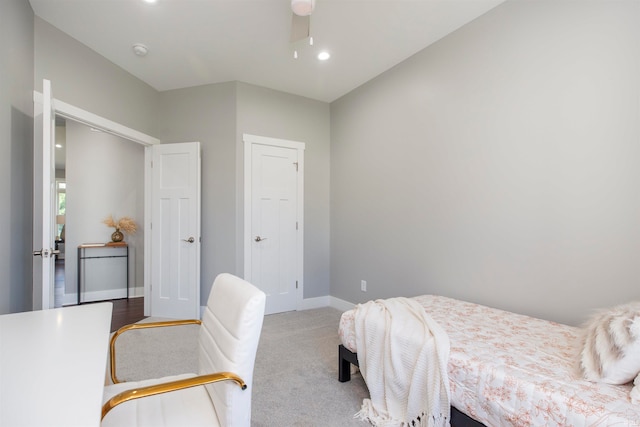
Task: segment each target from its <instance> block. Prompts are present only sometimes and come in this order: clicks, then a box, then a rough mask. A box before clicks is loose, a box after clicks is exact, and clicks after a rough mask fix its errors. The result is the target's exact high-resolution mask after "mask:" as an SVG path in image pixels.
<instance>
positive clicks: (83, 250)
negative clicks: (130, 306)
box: [77, 242, 129, 305]
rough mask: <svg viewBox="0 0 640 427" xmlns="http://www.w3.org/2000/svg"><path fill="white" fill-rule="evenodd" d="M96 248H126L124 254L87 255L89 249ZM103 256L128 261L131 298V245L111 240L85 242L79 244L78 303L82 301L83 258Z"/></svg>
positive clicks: (127, 269) (127, 273)
mask: <svg viewBox="0 0 640 427" xmlns="http://www.w3.org/2000/svg"><path fill="white" fill-rule="evenodd" d="M95 248H102V249H104V248H113V249H120V248H124V249H125V253H124V254H114V255H95V256H91V255H87V253H86V251H87V249H95ZM102 258H125V262H126V275H127V276H126V277H127V278H126V283H127V299H128V298H129V245H127V243H125V242H109V243H83V244H82V245H78V277H77V282H78V305H80V304H81V303H82V302H81V298H80V297H81V284H82V264H83V262H82V261H83V260H87V259H102Z"/></svg>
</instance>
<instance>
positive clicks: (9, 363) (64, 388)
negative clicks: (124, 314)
mask: <svg viewBox="0 0 640 427" xmlns="http://www.w3.org/2000/svg"><path fill="white" fill-rule="evenodd" d="M111 310H112V304H111V303H99V304H87V305H83V306H79V307H65V308H58V309H53V310H43V311H33V312H27V313H16V314H7V315H3V316H0V426H11V427H17V426H38V427H44V426H66V427H72V426H83V427H84V426H99V425H100V411H101V407H102V392H103V388H104V380H105V372H106V366H107V353H108V347H109V331H110V327H111Z"/></svg>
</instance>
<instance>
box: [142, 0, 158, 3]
mask: <svg viewBox="0 0 640 427" xmlns="http://www.w3.org/2000/svg"><path fill="white" fill-rule="evenodd" d="M157 1H158V0H144V2H145V3H155V2H157Z"/></svg>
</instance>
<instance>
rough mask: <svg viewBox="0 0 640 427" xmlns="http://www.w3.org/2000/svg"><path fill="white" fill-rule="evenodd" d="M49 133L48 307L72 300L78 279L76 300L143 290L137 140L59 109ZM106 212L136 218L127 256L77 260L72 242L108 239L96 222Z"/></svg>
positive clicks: (108, 234) (116, 296) (105, 228)
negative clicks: (51, 286) (52, 137)
mask: <svg viewBox="0 0 640 427" xmlns="http://www.w3.org/2000/svg"><path fill="white" fill-rule="evenodd" d="M55 134H56V141H55V152H54V156H55V177H56V191H55V198H56V201H55V209H54V215H55V218H54V224H55V226H54V233H55V244H56V249H57V250H58V251H59V252H60V253H59V254H58V256H57V259H56V262H55V291H54V299H55V301H54V305H55V307H61V306H63V305H69V304H75V303H77V301H78V290H79V287H78V283H79V280H80V281H81V282H82V289H81V296H82V302H91V301H98V300H113V299H119V298H124V297H126V296H127V295H129V296H131V297H142V296H143V295H144V282H145V278H144V270H145V269H144V241H145V240H144V239H145V236H144V231H145V230H144V227H142V224H143V223H144V210H145V203H144V200H145V197H144V187H145V183H144V156H145V154H144V147H143V146H142V145H141V144H138V143H136V142H133V141H130V140H128V139H125V138H122V137H119V136H116V135H113V134H110V133H107V132H103V131H100V130H99V129H96V128H93V127H90V126H88V125H85V124H82V123H79V122H76V121H74V120H71V119H65V118H64V117H61V116H56V132H55ZM108 216H113V217H114V218H116V219H118V218H121V217H123V216H127V217H129V218H131V219H133V220H134V222H135V223H136V224H138V225H139V227H137V230H136V232H135V233H131V234H125V238H124V240H125V242H126V244H127V257H126V258H118V257H112V256H110V255H111V254H109V256H106V257H100V258H98V257H93V256H92V257H91V258H89V259H86V260H85V259H82V260H80V257H79V252H78V249H77V248H78V247H80V246H82V245H87V244H100V243H107V242H109V241H110V240H111V234H112V233H113V231H114V230H113V229H111V228H110V227H108V226H107V225H105V224H104V222H103V221H104V220H105V219H106V218H107V217H108ZM92 251H93V250H92ZM94 252H95V251H94ZM79 264H82V266H83V267H84V268H81V269H79V268H78V267H79ZM136 302H137V303H139V304H137V305H136V306H138V307H142V306H143V303H142V298H140V300H139V301H136Z"/></svg>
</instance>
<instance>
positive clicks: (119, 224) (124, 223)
mask: <svg viewBox="0 0 640 427" xmlns="http://www.w3.org/2000/svg"><path fill="white" fill-rule="evenodd" d="M102 222H103V223H104V224H105V225H106V226H107V227H113V228H115V229H116V230H120V231H124V232H125V233H129V234H134V233H135V232H136V230H137V229H138V225H137V224H136V222H135V221H134V220H133V218H131V217H128V216H123V217H122V218H120V219H119V220H117V221H116V220H114V219H113V215H109V216H108V217H107V218H105V219H104V220H103V221H102Z"/></svg>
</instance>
